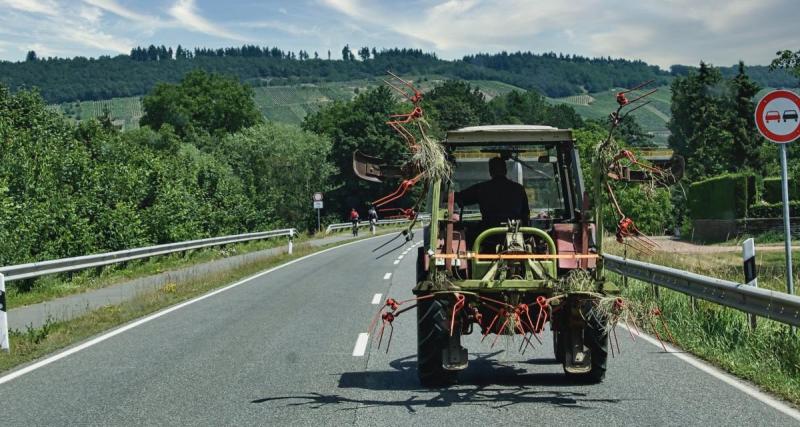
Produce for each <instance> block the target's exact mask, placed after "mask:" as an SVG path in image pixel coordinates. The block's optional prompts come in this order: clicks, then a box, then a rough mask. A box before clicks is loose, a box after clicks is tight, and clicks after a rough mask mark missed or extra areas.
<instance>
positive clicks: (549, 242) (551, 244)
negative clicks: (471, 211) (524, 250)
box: [472, 227, 556, 254]
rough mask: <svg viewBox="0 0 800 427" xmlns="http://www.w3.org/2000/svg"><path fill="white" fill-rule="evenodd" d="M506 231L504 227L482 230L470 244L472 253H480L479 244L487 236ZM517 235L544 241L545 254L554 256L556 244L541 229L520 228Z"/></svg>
mask: <svg viewBox="0 0 800 427" xmlns="http://www.w3.org/2000/svg"><path fill="white" fill-rule="evenodd" d="M507 232H508V229H507V228H505V227H493V228H489V229H487V230H484V231H483V232H482V233H481V234H479V235H478V237H476V238H475V243H473V244H472V251H473V252H475V253H480V251H481V243H483V241H484V240H486V238H487V237H489V236H495V235H498V234H506V233H507ZM519 233H522V234H534V235H536V236H538V237H541V238H542V239H544V241H545V243H547V253H549V254H556V244H555V242H553V238H552V237H550V235H549V234H547V232H546V231H544V230H542V229H541V228H536V227H520V228H519Z"/></svg>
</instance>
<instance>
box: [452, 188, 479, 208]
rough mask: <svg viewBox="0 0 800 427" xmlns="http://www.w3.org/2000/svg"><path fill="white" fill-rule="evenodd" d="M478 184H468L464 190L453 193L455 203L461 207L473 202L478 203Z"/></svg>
mask: <svg viewBox="0 0 800 427" xmlns="http://www.w3.org/2000/svg"><path fill="white" fill-rule="evenodd" d="M479 185H480V184H475V185H473V186H470V187H469V188H467V189H466V190H463V191H459V192H457V193H456V194H455V196H456V204H458V206H460V207H462V208H463V207H464V206H467V205H474V204H476V203H478V200H479V198H480V197H479V193H480V190H479V188H480V187H479Z"/></svg>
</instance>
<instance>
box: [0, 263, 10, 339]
mask: <svg viewBox="0 0 800 427" xmlns="http://www.w3.org/2000/svg"><path fill="white" fill-rule="evenodd" d="M7 312H8V306H7V305H6V277H5V276H4V275H3V273H0V350H5V351H10V350H11V347H10V345H9V343H8V314H7Z"/></svg>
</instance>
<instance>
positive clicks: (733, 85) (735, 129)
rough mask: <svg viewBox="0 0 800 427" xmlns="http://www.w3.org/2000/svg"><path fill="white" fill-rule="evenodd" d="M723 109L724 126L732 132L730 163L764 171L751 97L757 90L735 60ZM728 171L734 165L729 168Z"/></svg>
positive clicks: (761, 142)
mask: <svg viewBox="0 0 800 427" xmlns="http://www.w3.org/2000/svg"><path fill="white" fill-rule="evenodd" d="M727 86H728V96H727V100H726V101H727V102H726V105H725V107H726V109H727V110H728V112H729V114H730V118H729V120H728V126H727V129H728V131H729V132H730V133H731V135H732V136H733V142H734V146H733V164H734V165H740V167H743V168H747V169H751V170H753V171H755V172H757V173H760V174H761V173H764V172H765V161H764V159H763V158H762V156H761V147H762V146H763V145H764V142H765V140H764V138H762V137H761V135H760V134H759V133H758V131H757V130H756V124H755V109H756V107H755V103H754V102H753V97H755V96H756V94H757V93H758V92H759V91H760V90H761V87H759V86H758V85H757V84H755V83H754V82H753V81H752V80H750V78H749V77H748V76H747V74H746V73H745V67H744V62H742V61H739V72H738V74H737V75H736V77H734V78H732V79H730V80H728V82H727ZM730 170H731V171H733V170H735V169H730Z"/></svg>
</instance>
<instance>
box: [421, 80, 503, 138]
mask: <svg viewBox="0 0 800 427" xmlns="http://www.w3.org/2000/svg"><path fill="white" fill-rule="evenodd" d="M424 100H425V104H424V107H425V111H426V113H427V114H428V115H429V116H430V117H432V118H433V120H434V121H435V122H436V124H437V125H438V127H439V129H440V130H442V131H450V130H454V129H459V128H462V127H465V126H476V125H481V124H486V123H489V122H490V121H491V113H490V110H489V107H488V105H487V104H486V98H485V97H484V96H483V93H482V92H481V91H480V89H478V88H477V87H472V86H471V85H470V84H469V83H467V82H465V81H462V80H447V81H445V82H444V83H443V84H441V85H439V86H436V87H435V88H434V89H433V90H432V91H430V92H428V93H427V94H425V98H424Z"/></svg>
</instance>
